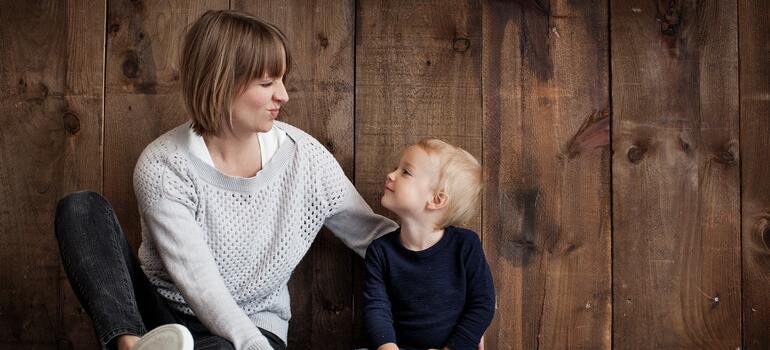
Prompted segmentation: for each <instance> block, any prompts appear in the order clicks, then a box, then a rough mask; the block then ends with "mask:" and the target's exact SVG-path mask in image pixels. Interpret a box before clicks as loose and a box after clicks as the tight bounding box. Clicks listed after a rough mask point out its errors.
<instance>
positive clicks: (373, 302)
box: [363, 244, 396, 349]
mask: <svg viewBox="0 0 770 350" xmlns="http://www.w3.org/2000/svg"><path fill="white" fill-rule="evenodd" d="M364 260H365V267H364V310H363V311H364V329H365V330H366V331H365V333H366V336H367V340H368V342H369V346H370V348H371V349H377V348H378V347H380V346H381V345H382V344H386V343H395V342H396V331H395V329H394V328H393V314H392V311H391V307H390V298H389V297H388V291H387V288H386V283H385V273H386V271H387V269H386V267H385V263H384V260H383V259H382V255H381V251H380V250H379V249H377V247H376V244H372V245H370V246H369V249H367V250H366V257H365V259H364Z"/></svg>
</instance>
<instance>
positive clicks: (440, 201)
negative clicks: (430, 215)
mask: <svg viewBox="0 0 770 350" xmlns="http://www.w3.org/2000/svg"><path fill="white" fill-rule="evenodd" d="M447 200H448V198H447V195H446V193H445V192H443V191H439V192H436V193H434V194H433V198H431V200H430V201H429V202H428V207H427V208H428V210H439V209H441V208H444V207H446V204H447Z"/></svg>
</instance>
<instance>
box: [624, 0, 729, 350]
mask: <svg viewBox="0 0 770 350" xmlns="http://www.w3.org/2000/svg"><path fill="white" fill-rule="evenodd" d="M611 8H612V12H611V18H612V21H611V22H612V25H611V37H612V45H611V46H612V86H613V88H612V101H613V112H612V113H613V127H612V136H613V142H612V143H613V149H614V151H615V157H614V159H613V203H614V206H613V215H614V218H613V223H614V231H613V246H614V250H613V276H614V300H615V303H614V314H613V315H614V334H613V340H614V346H615V348H617V349H639V348H688V349H694V348H698V349H736V348H739V347H740V346H741V282H740V274H739V271H740V264H741V261H740V227H739V224H740V222H739V218H740V197H739V196H740V178H739V176H740V174H739V170H740V169H739V166H738V164H739V162H738V159H739V155H738V45H737V38H738V36H737V21H736V18H737V8H736V4H735V3H733V2H721V1H716V2H703V3H699V2H695V1H683V2H678V1H655V2H651V1H612V5H611Z"/></svg>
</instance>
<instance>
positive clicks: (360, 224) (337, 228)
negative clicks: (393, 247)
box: [324, 170, 398, 257]
mask: <svg viewBox="0 0 770 350" xmlns="http://www.w3.org/2000/svg"><path fill="white" fill-rule="evenodd" d="M337 176H341V179H339V181H344V184H343V188H344V195H343V200H342V202H341V204H340V206H339V208H338V209H337V211H336V213H335V214H333V215H331V216H329V217H328V218H326V222H325V223H324V224H325V225H326V227H327V228H329V229H330V230H331V231H332V232H333V233H334V235H335V236H337V237H339V239H340V240H342V242H343V243H345V245H347V246H348V247H350V248H351V249H353V250H354V251H355V252H356V254H358V255H359V256H361V257H363V256H364V252H366V247H367V246H369V243H371V242H372V241H373V240H375V239H376V238H378V237H380V236H382V235H384V234H386V233H390V232H393V231H395V230H396V229H397V228H398V224H396V223H395V222H394V221H393V220H390V219H388V218H386V217H384V216H382V215H378V214H375V213H374V212H373V211H372V208H370V207H369V204H367V203H366V201H364V199H363V198H362V197H361V195H360V194H359V193H358V191H357V190H356V188H355V187H353V184H352V183H351V182H350V180H348V178H347V177H346V176H345V174H344V173H342V171H341V170H340V172H339V174H338V175H337Z"/></svg>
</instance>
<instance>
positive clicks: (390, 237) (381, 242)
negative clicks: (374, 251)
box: [369, 229, 399, 248]
mask: <svg viewBox="0 0 770 350" xmlns="http://www.w3.org/2000/svg"><path fill="white" fill-rule="evenodd" d="M398 231H399V230H398V229H396V230H395V231H391V232H388V233H386V234H384V235H382V236H380V237H379V238H376V239H375V240H373V241H372V243H371V244H369V247H377V248H381V247H383V246H388V245H392V244H393V241H394V239H398Z"/></svg>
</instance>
